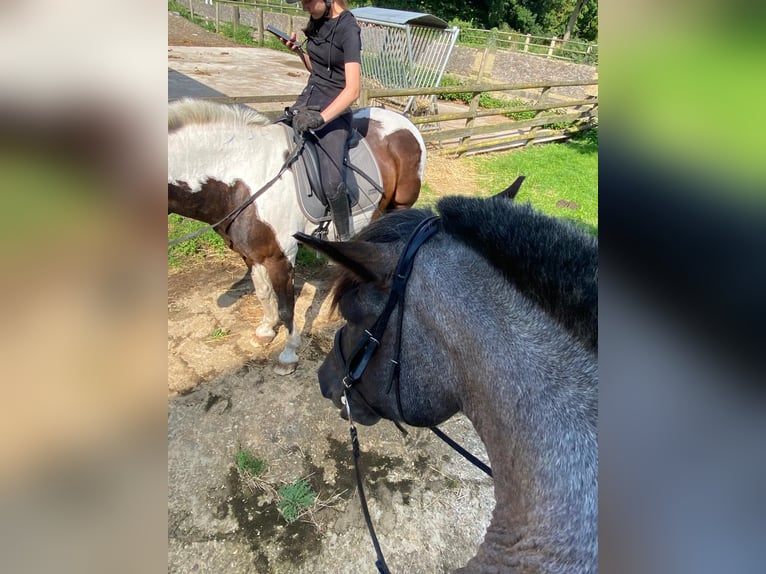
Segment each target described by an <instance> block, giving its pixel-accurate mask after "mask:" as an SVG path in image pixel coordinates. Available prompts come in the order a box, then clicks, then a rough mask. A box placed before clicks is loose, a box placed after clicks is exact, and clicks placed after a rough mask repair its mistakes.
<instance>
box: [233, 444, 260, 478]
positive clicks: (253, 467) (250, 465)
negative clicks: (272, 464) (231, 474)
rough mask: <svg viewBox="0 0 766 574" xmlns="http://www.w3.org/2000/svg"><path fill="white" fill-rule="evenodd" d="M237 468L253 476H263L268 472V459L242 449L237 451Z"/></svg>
mask: <svg viewBox="0 0 766 574" xmlns="http://www.w3.org/2000/svg"><path fill="white" fill-rule="evenodd" d="M237 468H238V469H239V470H241V471H242V472H246V473H248V474H249V475H251V476H261V475H262V474H263V473H264V472H266V468H267V465H266V461H265V460H263V459H261V458H258V457H256V456H254V455H253V454H252V453H250V452H249V451H246V450H242V449H240V450H239V452H237Z"/></svg>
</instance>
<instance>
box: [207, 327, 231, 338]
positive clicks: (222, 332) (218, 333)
mask: <svg viewBox="0 0 766 574" xmlns="http://www.w3.org/2000/svg"><path fill="white" fill-rule="evenodd" d="M230 334H231V331H229V330H228V329H221V328H220V327H218V328H216V330H215V331H213V332H212V333H211V334H210V338H211V339H225V338H226V337H228V336H229V335H230Z"/></svg>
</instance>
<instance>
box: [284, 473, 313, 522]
mask: <svg viewBox="0 0 766 574" xmlns="http://www.w3.org/2000/svg"><path fill="white" fill-rule="evenodd" d="M277 492H278V494H279V504H278V507H279V512H280V514H282V516H283V517H284V519H285V520H286V521H287V522H288V523H292V522H295V521H296V520H298V518H300V516H301V513H303V512H304V511H306V510H308V509H310V508H311V507H312V506H313V505H314V502H315V501H316V499H317V494H316V492H314V491H313V490H312V489H311V485H309V483H308V482H307V481H306V480H305V479H303V478H299V479H298V480H296V481H295V482H292V483H290V484H286V485H284V486H283V487H281V488H280V489H279V490H278V491H277Z"/></svg>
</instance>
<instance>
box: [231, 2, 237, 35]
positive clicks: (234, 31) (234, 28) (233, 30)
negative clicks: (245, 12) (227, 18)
mask: <svg viewBox="0 0 766 574" xmlns="http://www.w3.org/2000/svg"><path fill="white" fill-rule="evenodd" d="M232 10H233V12H232V15H231V33H232V35H233V36H234V37H235V38H236V37H237V30H238V28H239V6H234V7H233V9H232Z"/></svg>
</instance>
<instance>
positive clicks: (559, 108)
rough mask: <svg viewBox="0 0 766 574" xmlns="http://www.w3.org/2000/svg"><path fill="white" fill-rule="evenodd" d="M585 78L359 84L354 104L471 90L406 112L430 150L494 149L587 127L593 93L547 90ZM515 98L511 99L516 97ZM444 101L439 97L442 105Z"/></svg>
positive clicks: (594, 105) (240, 99)
mask: <svg viewBox="0 0 766 574" xmlns="http://www.w3.org/2000/svg"><path fill="white" fill-rule="evenodd" d="M597 83H598V82H597V81H595V80H594V81H589V82H574V81H562V82H536V83H528V84H493V85H486V84H484V85H473V86H471V85H464V86H459V87H455V86H451V87H440V88H401V89H371V88H362V92H361V96H360V98H359V106H360V107H365V106H369V105H374V104H375V103H376V102H380V101H385V100H386V99H387V98H393V97H397V96H399V97H400V96H414V97H428V98H430V97H433V96H446V95H451V94H457V93H469V94H471V103H470V104H469V105H468V108H467V110H466V109H465V108H464V107H462V106H461V107H460V108H458V109H460V111H453V112H446V113H437V114H436V115H426V116H415V115H413V116H410V117H409V119H410V121H412V123H414V124H415V125H416V126H418V129H420V131H421V132H422V133H423V140H424V141H425V142H426V144H427V145H428V146H429V147H430V148H431V150H432V151H434V152H435V153H443V154H450V155H451V154H455V155H462V154H476V153H486V152H491V151H500V150H505V149H509V148H512V147H520V146H525V145H531V144H537V143H544V142H550V141H556V140H562V139H567V138H569V137H570V136H571V135H573V134H575V133H577V132H579V131H582V130H584V129H588V128H590V127H593V126H594V125H595V123H596V122H597V121H598V97H592V98H585V99H580V100H565V99H562V100H556V101H554V99H553V98H554V95H553V93H552V90H553V89H554V88H557V87H566V86H590V85H596V84H597ZM534 89H539V90H540V94H539V96H538V98H537V101H535V102H529V101H527V103H525V104H523V105H513V104H514V103H515V101H512V100H509V105H508V106H507V107H501V108H495V109H482V108H480V107H479V101H480V99H481V96H482V94H488V93H492V94H495V95H496V96H497V95H498V94H500V95H501V96H502V95H505V96H506V97H508V96H511V95H512V94H513V92H525V93H528V92H529V90H534ZM297 97H298V94H273V95H268V96H237V97H228V96H222V97H213V98H205V99H209V100H210V101H214V102H220V103H227V104H264V103H277V102H278V103H288V104H289V103H292V102H293V101H295V99H296V98H297ZM516 101H517V100H516ZM450 105H451V104H449V103H448V102H444V101H440V106H441V107H443V108H446V107H449V106H450ZM524 112H527V113H531V114H532V117H531V118H525V119H520V120H514V119H511V118H509V117H508V116H509V115H519V114H523V113H524ZM262 113H263V114H264V115H266V116H268V117H271V118H272V119H274V118H276V117H277V116H278V115H279V114H280V113H281V112H279V111H274V112H268V111H263V112H262Z"/></svg>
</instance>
